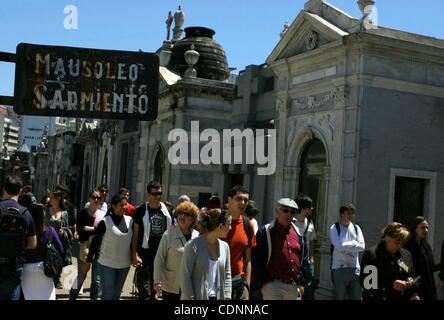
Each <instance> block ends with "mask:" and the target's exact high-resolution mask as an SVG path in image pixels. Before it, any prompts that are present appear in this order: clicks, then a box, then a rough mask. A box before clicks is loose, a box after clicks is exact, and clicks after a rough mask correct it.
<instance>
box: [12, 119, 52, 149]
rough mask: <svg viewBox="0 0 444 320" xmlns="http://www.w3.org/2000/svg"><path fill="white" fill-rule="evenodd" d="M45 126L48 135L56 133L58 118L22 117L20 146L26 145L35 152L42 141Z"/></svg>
mask: <svg viewBox="0 0 444 320" xmlns="http://www.w3.org/2000/svg"><path fill="white" fill-rule="evenodd" d="M45 126H47V128H48V129H47V130H48V134H52V133H54V132H55V128H56V118H54V117H37V116H22V123H21V128H20V144H26V145H27V146H28V147H29V149H30V150H31V151H34V150H35V149H36V148H37V147H38V145H39V144H40V142H41V141H42V137H43V133H44V131H45Z"/></svg>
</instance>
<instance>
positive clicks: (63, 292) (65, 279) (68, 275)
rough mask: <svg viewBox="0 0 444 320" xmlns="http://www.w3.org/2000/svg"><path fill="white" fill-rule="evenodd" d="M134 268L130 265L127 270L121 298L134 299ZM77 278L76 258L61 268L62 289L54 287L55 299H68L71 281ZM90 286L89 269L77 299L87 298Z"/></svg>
mask: <svg viewBox="0 0 444 320" xmlns="http://www.w3.org/2000/svg"><path fill="white" fill-rule="evenodd" d="M135 270H136V269H135V268H134V267H131V268H130V271H129V272H128V276H127V278H126V281H125V285H124V286H123V292H122V295H121V296H120V299H121V300H132V299H135V292H134V290H135V287H133V279H134V272H135ZM75 279H77V259H76V258H73V259H72V265H71V266H67V267H65V268H63V273H62V278H61V282H62V284H63V289H56V299H57V300H69V290H70V288H71V286H72V283H73V282H74V281H75ZM90 286H91V271H90V272H88V275H87V276H86V280H85V282H84V283H83V294H82V295H79V296H78V298H77V300H89V291H90Z"/></svg>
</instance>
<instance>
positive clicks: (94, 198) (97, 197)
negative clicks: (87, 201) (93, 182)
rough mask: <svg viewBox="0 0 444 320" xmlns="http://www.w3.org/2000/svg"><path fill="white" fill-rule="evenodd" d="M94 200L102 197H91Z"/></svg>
mask: <svg viewBox="0 0 444 320" xmlns="http://www.w3.org/2000/svg"><path fill="white" fill-rule="evenodd" d="M91 199H93V200H100V197H91Z"/></svg>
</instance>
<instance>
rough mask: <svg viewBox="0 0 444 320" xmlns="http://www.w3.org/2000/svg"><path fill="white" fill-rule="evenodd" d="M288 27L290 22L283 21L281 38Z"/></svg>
mask: <svg viewBox="0 0 444 320" xmlns="http://www.w3.org/2000/svg"><path fill="white" fill-rule="evenodd" d="M288 28H290V24H289V23H288V21H285V23H284V29H283V30H282V32H281V33H280V36H281V38H282V37H283V36H284V34H285V33H286V32H287V30H288Z"/></svg>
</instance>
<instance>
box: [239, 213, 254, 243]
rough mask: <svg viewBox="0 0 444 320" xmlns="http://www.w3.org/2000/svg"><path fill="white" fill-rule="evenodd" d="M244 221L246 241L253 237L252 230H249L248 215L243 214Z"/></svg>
mask: <svg viewBox="0 0 444 320" xmlns="http://www.w3.org/2000/svg"><path fill="white" fill-rule="evenodd" d="M242 220H243V221H244V230H245V233H246V234H247V238H248V243H250V242H251V238H252V237H253V230H251V226H250V219H248V217H246V216H243V219H242Z"/></svg>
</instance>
